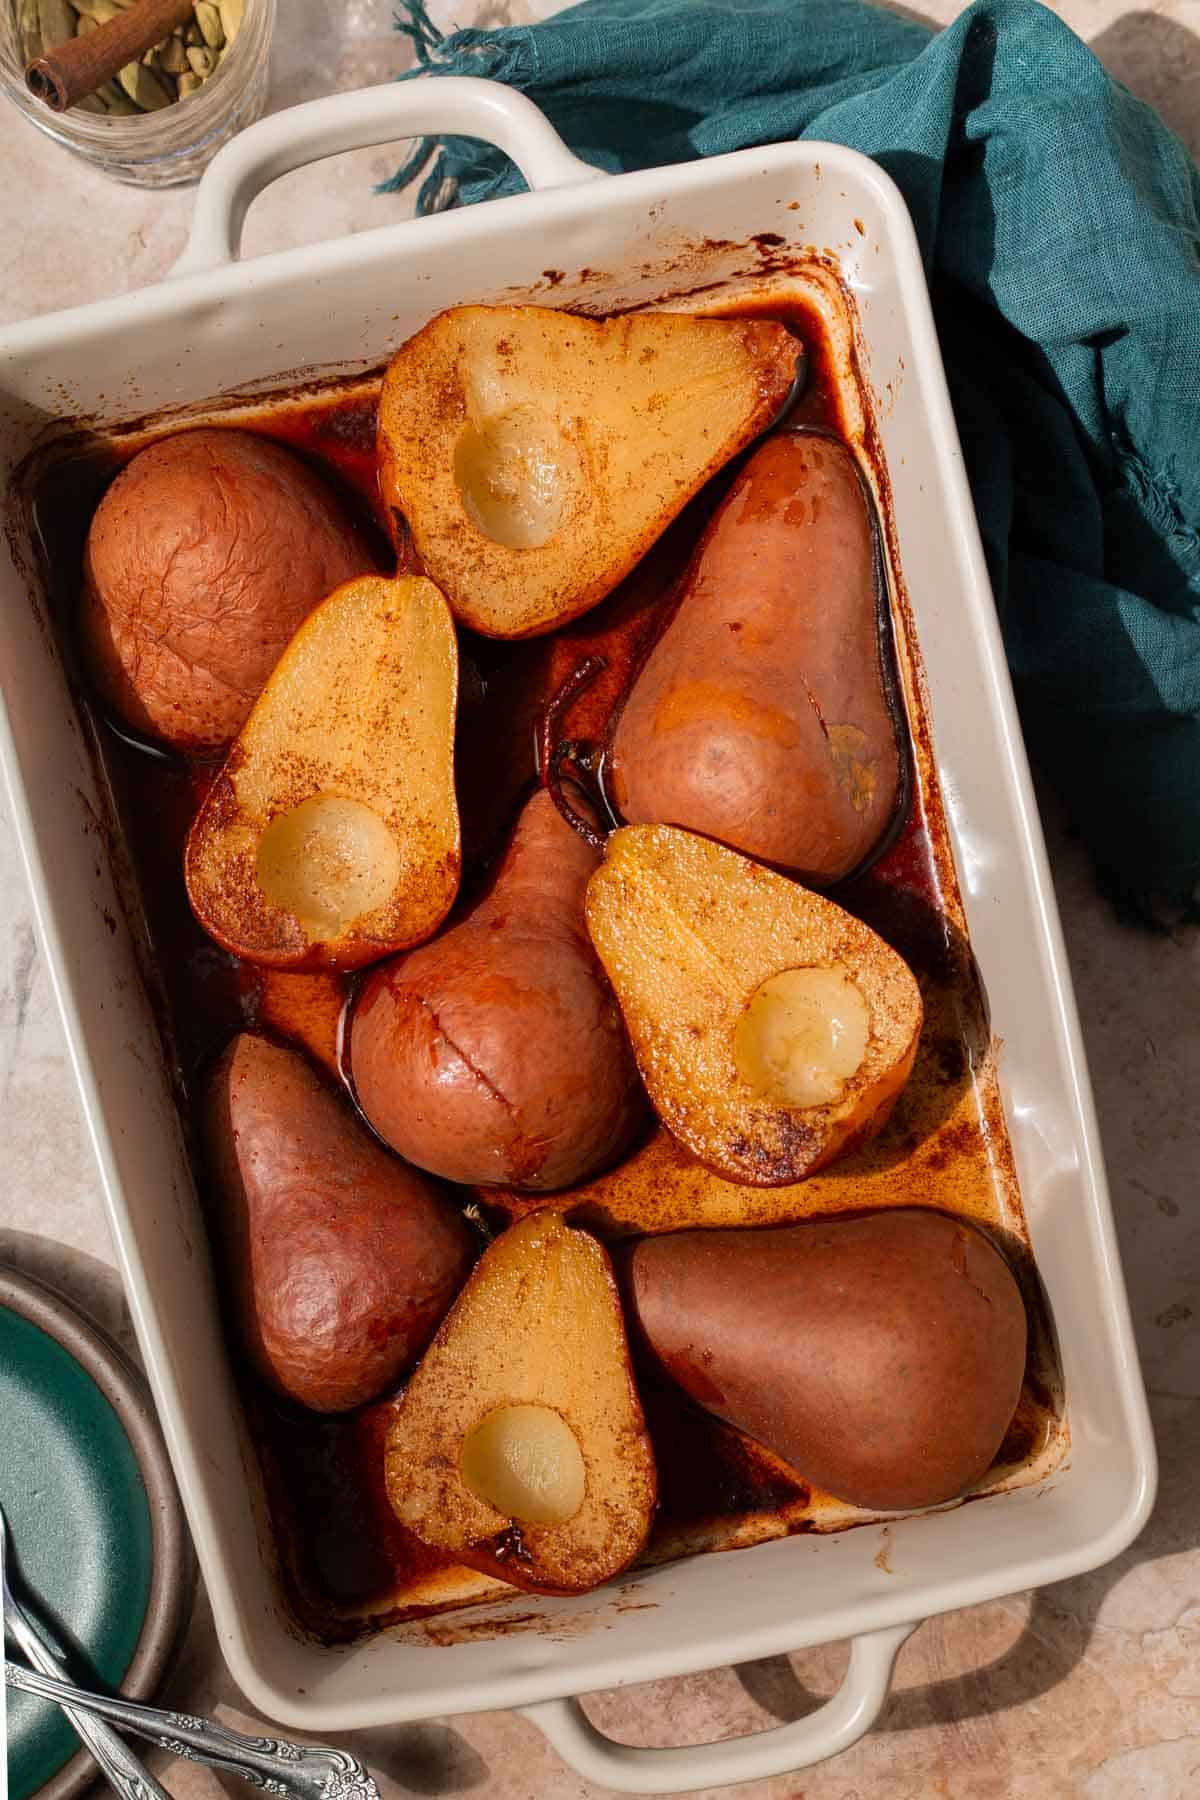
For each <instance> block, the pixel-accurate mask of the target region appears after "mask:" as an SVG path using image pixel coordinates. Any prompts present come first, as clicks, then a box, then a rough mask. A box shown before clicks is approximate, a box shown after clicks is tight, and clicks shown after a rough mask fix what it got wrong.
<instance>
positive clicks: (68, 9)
mask: <svg viewBox="0 0 1200 1800" xmlns="http://www.w3.org/2000/svg"><path fill="white" fill-rule="evenodd" d="M38 25H39V28H40V30H41V33H42V49H43V50H57V49H58V46H59V45H60V44H65V43H66V41H67V39H68V38H73V37H74V36H75V9H74V7H72V6H68V5H67V0H38Z"/></svg>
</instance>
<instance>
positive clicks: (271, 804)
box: [184, 575, 461, 969]
mask: <svg viewBox="0 0 1200 1800" xmlns="http://www.w3.org/2000/svg"><path fill="white" fill-rule="evenodd" d="M457 691H458V647H457V642H456V639H455V633H454V621H453V619H452V618H451V616H450V609H449V608H448V606H447V605H446V602H445V600H444V599H443V597H442V595H441V594H440V593H439V592H438V590H437V588H436V587H435V586H434V585H433V583H432V582H431V581H425V580H420V579H413V578H406V579H402V580H394V581H393V580H387V579H385V578H384V577H382V576H374V575H372V576H364V577H362V578H361V579H359V580H355V581H349V582H346V583H345V584H344V586H342V587H339V588H335V590H334V591H333V593H332V594H330V596H329V598H328V599H327V600H324V601H322V603H321V604H320V606H318V607H317V608H316V610H315V611H314V612H312V613H310V614H309V616H308V618H307V619H306V620H305V622H304V624H303V625H302V626H301V627H300V629H299V631H298V632H297V633H296V635H295V636H294V637H293V638H292V640H291V642H290V643H289V644H288V647H287V649H286V650H285V651H284V653H283V656H282V657H281V659H280V660H279V662H278V663H277V664H276V665H275V669H274V672H273V674H272V675H271V677H270V680H269V681H268V682H267V685H266V687H265V688H264V689H263V691H262V693H261V695H260V696H259V698H258V700H257V702H256V704H255V706H254V709H253V711H252V712H251V714H250V717H249V718H248V719H247V721H246V723H245V725H244V726H243V727H242V730H241V732H240V734H239V735H238V737H237V739H236V740H235V742H234V745H233V748H232V750H231V751H230V753H229V757H228V760H227V761H226V763H225V766H224V768H223V769H222V771H221V773H220V775H219V776H218V777H217V779H216V781H215V782H214V784H213V786H212V788H211V789H210V791H209V794H208V797H207V799H206V800H205V802H204V804H203V806H202V807H201V809H200V811H199V813H198V814H197V816H196V819H195V822H194V824H193V825H192V829H191V831H190V833H189V834H188V840H187V848H186V851H185V857H184V873H185V877H186V881H187V891H188V898H189V899H190V901H191V904H192V911H193V912H194V913H195V915H196V917H197V919H198V920H199V921H200V923H201V925H203V927H204V929H205V930H206V931H207V932H208V933H209V935H210V937H213V938H215V939H216V940H217V942H218V943H219V944H223V945H224V946H225V948H226V949H228V950H232V951H233V952H234V954H235V955H236V956H240V957H244V958H245V959H246V960H247V961H249V962H255V963H265V964H267V965H269V966H272V967H275V968H285V969H321V968H325V969H353V968H357V967H359V966H360V965H362V964H363V963H369V962H374V961H375V960H376V958H377V957H381V956H386V955H387V954H388V953H389V951H392V950H400V949H405V948H407V947H408V946H409V945H410V944H416V943H419V942H420V941H421V940H422V939H423V938H427V937H429V936H430V935H431V934H432V933H433V932H434V931H436V930H437V927H438V926H439V925H440V924H441V922H442V920H443V919H444V918H445V916H446V914H447V913H448V912H449V910H450V907H451V906H452V905H453V902H454V898H455V895H456V894H457V892H458V879H459V868H460V862H461V856H460V848H459V829H458V804H457V801H456V799H455V793H454V717H455V708H456V704H457Z"/></svg>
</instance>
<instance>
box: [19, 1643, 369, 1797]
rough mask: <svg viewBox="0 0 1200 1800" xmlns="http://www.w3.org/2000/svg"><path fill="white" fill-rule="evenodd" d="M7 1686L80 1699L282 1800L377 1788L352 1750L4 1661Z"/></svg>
mask: <svg viewBox="0 0 1200 1800" xmlns="http://www.w3.org/2000/svg"><path fill="white" fill-rule="evenodd" d="M6 1679H7V1681H8V1684H9V1686H10V1687H15V1688H20V1689H22V1690H23V1691H24V1692H25V1693H29V1694H40V1695H42V1696H43V1697H44V1698H45V1699H47V1700H55V1701H57V1702H58V1704H59V1705H60V1706H62V1707H63V1708H64V1709H65V1708H66V1707H67V1706H68V1705H69V1706H72V1707H78V1708H83V1707H86V1708H87V1710H88V1711H89V1712H90V1713H95V1714H97V1715H98V1716H99V1717H100V1718H104V1719H111V1720H112V1721H113V1723H114V1724H117V1725H121V1726H123V1727H124V1729H125V1730H126V1731H131V1732H134V1733H135V1734H136V1735H137V1736H138V1737H144V1738H148V1739H149V1740H150V1741H151V1743H154V1744H157V1745H158V1746H159V1748H160V1749H162V1750H169V1751H170V1752H171V1753H172V1754H173V1755H175V1756H185V1757H188V1758H189V1759H190V1760H191V1761H193V1762H202V1763H209V1764H211V1765H212V1766H213V1767H214V1768H217V1769H222V1770H224V1771H225V1773H227V1774H229V1775H240V1776H241V1778H242V1780H243V1781H248V1782H250V1783H251V1784H252V1785H253V1786H254V1787H260V1788H265V1790H266V1791H267V1793H269V1794H280V1795H284V1796H287V1797H288V1800H379V1793H378V1789H377V1788H376V1786H375V1783H374V1781H373V1780H372V1778H371V1776H370V1775H368V1773H367V1771H366V1769H365V1768H364V1767H363V1765H362V1764H361V1763H360V1762H359V1761H358V1759H357V1758H356V1757H353V1756H350V1755H349V1754H348V1753H347V1752H346V1751H345V1750H333V1749H329V1748H327V1747H325V1746H323V1745H316V1744H293V1743H289V1742H288V1741H287V1739H280V1738H266V1737H246V1736H244V1735H243V1733H242V1732H240V1731H231V1730H230V1729H229V1727H228V1726H226V1725H219V1724H218V1723H217V1722H216V1720H214V1719H202V1718H197V1717H196V1716H195V1714H193V1713H175V1712H163V1711H161V1710H160V1709H159V1708H158V1707H154V1706H141V1705H139V1704H137V1702H136V1701H132V1700H117V1699H113V1698H111V1697H110V1696H109V1695H107V1694H91V1693H88V1692H86V1690H84V1689H83V1688H77V1687H73V1686H72V1685H71V1684H70V1683H69V1682H65V1681H58V1680H55V1679H53V1678H51V1677H47V1676H46V1675H39V1674H35V1673H34V1672H33V1670H31V1669H22V1668H20V1667H19V1666H18V1665H16V1664H14V1663H9V1665H8V1669H7V1672H6Z"/></svg>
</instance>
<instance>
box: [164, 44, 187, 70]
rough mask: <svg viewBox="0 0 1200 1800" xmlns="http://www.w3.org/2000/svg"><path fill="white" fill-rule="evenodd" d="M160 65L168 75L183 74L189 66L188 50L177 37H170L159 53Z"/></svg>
mask: <svg viewBox="0 0 1200 1800" xmlns="http://www.w3.org/2000/svg"><path fill="white" fill-rule="evenodd" d="M158 66H159V68H160V69H163V70H165V71H166V73H167V74H168V75H182V74H183V73H184V71H185V69H186V68H187V66H188V59H187V51H186V50H185V49H184V47H183V45H182V43H181V42H180V41H179V39H178V38H177V37H169V38H168V39H167V41H166V43H165V44H164V45H163V47H162V49H161V50H160V51H159V53H158Z"/></svg>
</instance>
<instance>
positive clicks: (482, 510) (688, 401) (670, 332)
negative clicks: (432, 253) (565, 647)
mask: <svg viewBox="0 0 1200 1800" xmlns="http://www.w3.org/2000/svg"><path fill="white" fill-rule="evenodd" d="M801 355H802V348H801V345H800V343H799V341H798V340H797V339H796V338H795V337H793V336H792V334H791V333H790V332H789V331H788V330H787V328H786V327H785V326H783V325H780V324H776V323H774V322H772V321H770V320H765V319H696V318H690V317H688V316H687V315H686V314H681V313H637V314H631V315H627V316H625V317H623V318H619V319H608V320H602V321H596V320H594V319H583V318H578V317H576V316H575V315H574V314H571V313H565V312H556V311H554V310H552V309H550V308H546V307H536V306H463V307H455V308H453V309H452V310H451V311H449V312H444V313H439V314H438V316H437V317H436V318H435V319H433V320H431V322H430V323H429V324H428V325H426V326H425V327H424V329H423V330H421V331H419V332H418V333H417V334H416V336H415V337H412V338H410V339H409V340H408V342H407V343H406V344H405V345H403V347H402V348H401V349H400V351H399V352H398V353H397V355H396V356H395V357H394V358H393V360H392V362H391V364H390V366H389V368H388V371H387V373H386V375H385V377H384V382H383V393H382V396H381V400H380V410H379V479H380V488H381V491H382V494H383V498H384V500H385V502H386V503H387V504H388V505H389V506H390V507H392V508H394V509H395V510H396V511H398V512H399V513H400V514H401V515H402V516H403V519H404V520H405V521H406V522H407V528H408V530H409V531H410V532H411V535H412V539H413V542H414V544H415V546H416V549H417V552H418V554H419V556H420V558H421V562H422V565H423V567H424V568H425V569H426V571H427V572H428V574H429V575H430V577H431V578H432V579H433V580H434V581H436V582H437V584H438V586H439V587H440V588H441V589H442V591H443V593H444V594H445V595H446V597H447V599H448V600H449V602H450V605H451V607H452V608H453V610H454V613H455V616H456V617H457V618H459V619H460V620H461V621H462V622H463V623H464V624H465V625H469V626H471V628H472V629H473V630H475V631H480V632H484V633H486V634H487V635H488V636H491V637H502V638H519V637H531V636H533V635H535V634H536V633H538V632H543V631H551V630H553V629H554V627H555V626H557V625H561V624H562V623H563V622H564V621H565V620H567V619H571V618H574V617H575V616H576V614H578V613H582V612H585V611H586V610H587V608H588V607H590V606H594V605H595V604H596V602H597V601H598V600H602V599H603V598H604V596H605V595H606V594H607V593H609V592H610V591H611V590H612V589H613V588H614V587H616V585H617V583H618V582H619V581H620V580H621V579H622V578H623V577H624V576H625V575H627V574H628V572H629V570H630V569H631V568H632V567H633V565H634V564H635V563H636V562H637V561H638V559H639V558H640V557H641V556H642V555H643V554H644V553H645V551H646V550H647V549H648V548H649V547H650V545H651V544H652V543H653V542H654V540H655V539H656V538H658V537H659V536H660V535H661V534H662V532H663V531H665V529H666V527H667V526H668V525H669V524H670V522H671V520H672V519H673V518H674V517H675V516H676V514H677V513H678V512H679V511H680V510H681V509H682V507H683V506H684V505H685V504H686V502H687V501H688V500H690V499H691V497H692V495H693V494H695V493H696V492H697V491H698V490H699V489H700V488H701V487H702V486H703V485H704V483H705V482H706V481H707V480H708V478H709V476H710V475H713V474H715V472H716V471H717V470H718V469H719V468H721V466H722V465H723V464H724V463H726V462H728V460H729V458H730V457H731V456H734V455H735V454H736V453H737V452H738V451H739V450H741V449H743V448H744V446H745V445H746V444H748V443H749V442H750V440H751V439H752V438H753V437H755V436H757V434H758V433H759V432H761V431H763V430H764V429H765V428H766V426H768V425H769V424H770V423H771V421H772V420H773V419H774V418H775V416H776V415H777V414H778V413H779V411H780V409H781V408H782V406H783V403H784V401H785V400H786V399H787V396H788V394H789V392H790V390H791V387H792V383H793V381H794V379H795V375H796V365H797V359H798V357H800V356H801Z"/></svg>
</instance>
